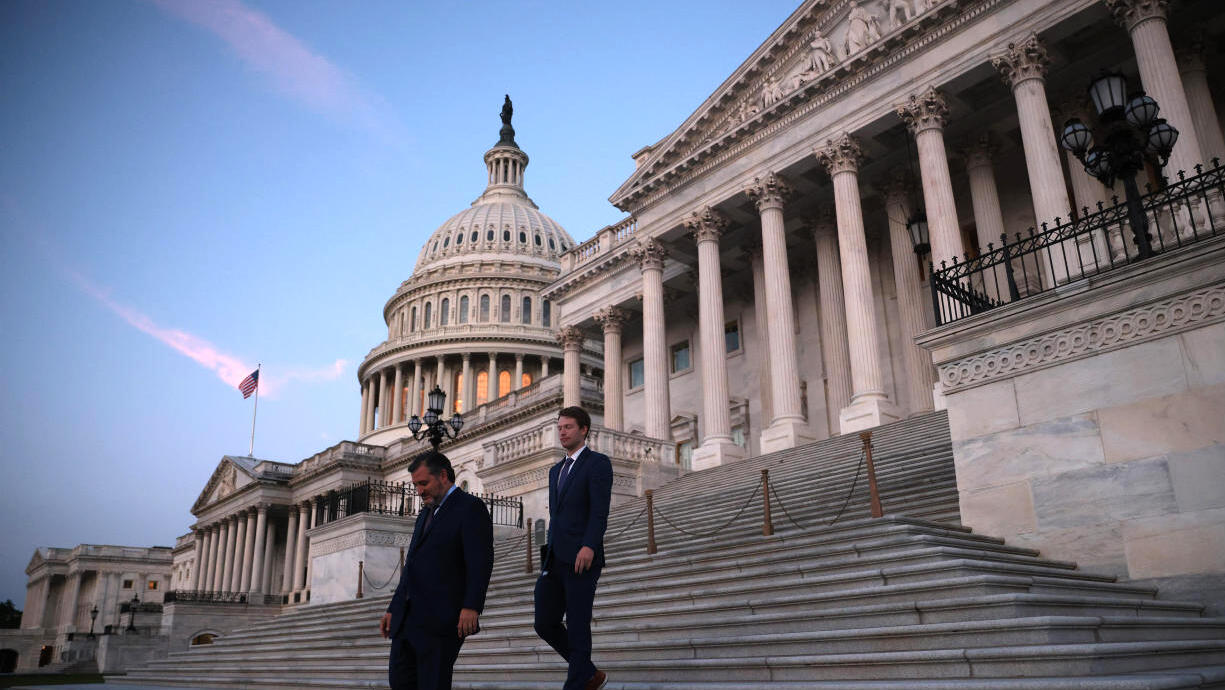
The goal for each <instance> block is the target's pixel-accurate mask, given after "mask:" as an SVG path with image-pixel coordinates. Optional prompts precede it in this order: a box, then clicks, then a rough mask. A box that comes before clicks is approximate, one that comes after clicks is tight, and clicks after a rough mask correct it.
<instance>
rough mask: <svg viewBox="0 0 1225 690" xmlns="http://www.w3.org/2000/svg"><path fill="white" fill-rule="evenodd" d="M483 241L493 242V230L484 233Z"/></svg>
mask: <svg viewBox="0 0 1225 690" xmlns="http://www.w3.org/2000/svg"><path fill="white" fill-rule="evenodd" d="M485 241H486V242H492V241H493V230H492V229H491V230H489V231H488V232H486V233H485Z"/></svg>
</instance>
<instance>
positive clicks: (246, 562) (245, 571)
mask: <svg viewBox="0 0 1225 690" xmlns="http://www.w3.org/2000/svg"><path fill="white" fill-rule="evenodd" d="M256 517H257V516H256V515H255V514H254V513H253V510H248V511H247V512H246V513H245V514H244V515H243V522H244V523H246V525H247V529H246V532H247V535H246V536H247V538H246V543H245V544H244V545H243V556H242V577H241V578H239V581H238V591H240V592H250V591H251V576H252V573H253V571H254V570H255V553H256V551H255V542H256V534H255V533H256V532H257V531H259V530H257V529H256V528H257V527H262V525H256V523H255V521H256ZM260 555H263V554H260Z"/></svg>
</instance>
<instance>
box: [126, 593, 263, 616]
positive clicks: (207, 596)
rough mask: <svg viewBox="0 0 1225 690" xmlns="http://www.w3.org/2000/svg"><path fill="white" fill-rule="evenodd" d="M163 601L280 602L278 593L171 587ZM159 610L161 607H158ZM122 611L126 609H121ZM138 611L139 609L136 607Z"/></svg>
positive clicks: (214, 602) (196, 602) (211, 602)
mask: <svg viewBox="0 0 1225 690" xmlns="http://www.w3.org/2000/svg"><path fill="white" fill-rule="evenodd" d="M163 601H164V602H165V603H167V604H173V603H180V604H185V603H193V604H263V605H266V606H267V605H272V604H279V603H281V595H280V594H255V593H250V594H248V593H247V592H214V591H211V590H197V589H172V590H170V591H168V592H166V596H165V598H164V599H163ZM158 610H159V611H160V610H161V607H160V606H159V607H158ZM123 611H124V612H126V611H127V609H124V610H123ZM138 611H140V609H138Z"/></svg>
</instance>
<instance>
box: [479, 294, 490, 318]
mask: <svg viewBox="0 0 1225 690" xmlns="http://www.w3.org/2000/svg"><path fill="white" fill-rule="evenodd" d="M488 320H489V295H481V323H485V322H486V321H488Z"/></svg>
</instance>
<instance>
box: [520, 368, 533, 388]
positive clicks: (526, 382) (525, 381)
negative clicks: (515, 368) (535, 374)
mask: <svg viewBox="0 0 1225 690" xmlns="http://www.w3.org/2000/svg"><path fill="white" fill-rule="evenodd" d="M530 385H532V375H531V374H529V373H527V372H526V371H525V372H523V378H522V379H520V380H519V387H520V388H527V387H528V386H530Z"/></svg>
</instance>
